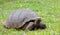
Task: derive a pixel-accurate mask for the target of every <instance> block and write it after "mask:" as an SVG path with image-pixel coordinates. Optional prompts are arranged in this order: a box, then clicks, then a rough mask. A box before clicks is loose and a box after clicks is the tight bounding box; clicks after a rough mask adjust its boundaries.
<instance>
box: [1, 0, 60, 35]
mask: <svg viewBox="0 0 60 35" xmlns="http://www.w3.org/2000/svg"><path fill="white" fill-rule="evenodd" d="M22 8H30V9H31V10H33V11H35V12H36V13H37V14H38V15H39V16H40V17H41V18H42V21H43V22H44V23H45V24H46V26H47V28H46V29H45V30H41V29H39V30H35V31H23V30H15V29H6V28H4V27H3V25H2V24H1V22H2V21H5V20H6V18H7V17H8V16H9V14H10V13H11V12H12V11H13V10H16V9H22ZM59 11H60V0H17V1H16V0H10V1H7V0H0V35H60V12H59Z"/></svg>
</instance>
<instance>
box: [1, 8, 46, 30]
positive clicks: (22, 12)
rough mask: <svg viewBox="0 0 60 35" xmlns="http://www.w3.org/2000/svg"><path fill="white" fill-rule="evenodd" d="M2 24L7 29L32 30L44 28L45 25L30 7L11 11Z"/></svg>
mask: <svg viewBox="0 0 60 35" xmlns="http://www.w3.org/2000/svg"><path fill="white" fill-rule="evenodd" d="M2 24H3V26H4V27H5V28H8V29H9V28H14V29H23V30H32V29H39V28H40V29H45V28H46V25H45V24H43V23H42V21H41V18H40V17H39V16H38V15H37V14H36V13H35V12H33V11H32V10H30V9H18V10H15V11H13V12H12V13H11V14H10V15H9V17H8V18H7V19H6V20H5V21H4V22H3V23H2Z"/></svg>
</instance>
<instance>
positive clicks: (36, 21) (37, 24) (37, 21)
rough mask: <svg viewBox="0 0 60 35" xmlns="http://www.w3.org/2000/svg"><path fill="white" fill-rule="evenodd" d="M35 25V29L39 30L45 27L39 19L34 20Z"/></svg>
mask: <svg viewBox="0 0 60 35" xmlns="http://www.w3.org/2000/svg"><path fill="white" fill-rule="evenodd" d="M35 24H36V26H37V28H40V29H45V28H46V25H45V24H44V23H43V22H42V21H41V18H37V19H36V20H35Z"/></svg>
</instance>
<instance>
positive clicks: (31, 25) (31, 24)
mask: <svg viewBox="0 0 60 35" xmlns="http://www.w3.org/2000/svg"><path fill="white" fill-rule="evenodd" d="M33 25H34V23H33V22H29V24H28V25H27V26H26V28H25V30H31V29H32V28H33Z"/></svg>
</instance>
